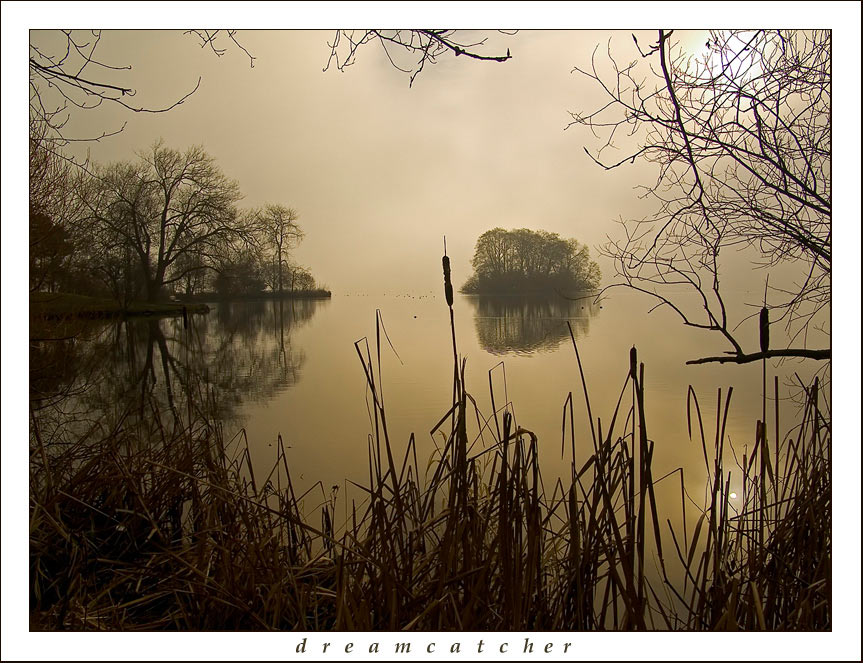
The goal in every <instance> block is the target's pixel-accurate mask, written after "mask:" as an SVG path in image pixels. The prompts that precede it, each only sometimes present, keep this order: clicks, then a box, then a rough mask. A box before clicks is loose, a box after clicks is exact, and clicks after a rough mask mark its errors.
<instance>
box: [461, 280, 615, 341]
mask: <svg viewBox="0 0 863 663" xmlns="http://www.w3.org/2000/svg"><path fill="white" fill-rule="evenodd" d="M466 299H467V300H468V301H469V302H471V304H472V305H473V306H474V307H475V308H476V313H475V316H474V317H475V321H476V334H477V338H478V339H479V343H480V345H481V346H482V348H483V349H484V350H486V351H488V352H490V353H492V354H497V355H500V354H507V353H516V354H533V353H535V352H550V351H553V350H555V349H557V347H558V346H559V345H560V344H561V342H562V341H564V340H565V339H567V338H569V329H568V328H567V326H566V322H567V320H569V321H570V322H571V323H572V329H573V331H574V332H575V334H576V335H580V334H585V333H587V331H588V328H589V324H590V318H591V317H593V316H594V315H596V314H597V312H598V311H599V306H598V305H597V304H595V303H594V301H593V299H592V298H586V299H577V300H569V299H564V298H563V297H526V296H525V297H522V296H516V295H513V296H509V297H507V296H492V295H476V296H473V297H467V298H466Z"/></svg>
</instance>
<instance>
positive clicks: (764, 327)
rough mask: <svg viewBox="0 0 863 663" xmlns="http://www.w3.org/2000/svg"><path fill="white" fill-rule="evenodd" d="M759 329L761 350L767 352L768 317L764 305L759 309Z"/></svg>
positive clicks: (768, 342)
mask: <svg viewBox="0 0 863 663" xmlns="http://www.w3.org/2000/svg"><path fill="white" fill-rule="evenodd" d="M759 331H760V332H761V352H767V350H768V348H769V347H770V317H769V314H768V313H767V307H766V306H764V307H763V308H762V309H761V317H760V319H759Z"/></svg>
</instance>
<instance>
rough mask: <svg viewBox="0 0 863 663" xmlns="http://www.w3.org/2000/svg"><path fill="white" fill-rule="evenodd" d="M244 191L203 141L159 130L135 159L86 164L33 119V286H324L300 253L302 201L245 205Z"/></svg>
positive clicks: (180, 291)
mask: <svg viewBox="0 0 863 663" xmlns="http://www.w3.org/2000/svg"><path fill="white" fill-rule="evenodd" d="M40 128H41V130H40ZM241 197H242V196H241V194H240V189H239V184H238V183H237V182H235V181H234V180H231V179H229V178H228V177H226V176H225V175H224V173H223V172H222V170H221V169H220V168H219V166H218V164H217V163H216V162H215V160H214V159H213V158H212V157H211V156H210V155H208V154H207V153H206V152H205V151H204V149H203V148H201V147H192V148H189V149H188V150H186V151H185V152H180V151H177V150H174V149H171V148H168V147H166V146H165V145H163V144H162V143H161V142H157V143H156V144H154V145H153V146H152V147H151V148H149V149H148V150H146V151H143V152H140V153H139V154H138V158H137V160H135V161H129V162H121V163H113V164H108V165H100V164H94V165H91V166H88V167H87V168H84V169H82V168H79V167H78V166H77V165H76V164H73V163H71V162H70V161H69V160H65V159H64V158H63V157H62V155H60V154H58V153H57V151H56V149H55V147H54V146H51V145H49V144H48V142H47V141H46V139H45V132H44V125H39V124H38V123H33V125H31V131H30V256H29V257H30V290H31V291H49V292H58V291H62V292H73V293H78V294H90V295H101V296H111V297H113V298H114V299H116V300H117V301H119V302H121V303H123V304H127V303H129V302H131V301H135V300H145V301H148V302H153V301H157V300H160V299H165V298H167V297H170V296H187V297H193V296H201V295H202V294H205V293H210V294H217V295H220V296H225V297H236V296H249V295H256V294H261V293H265V292H269V293H274V294H281V293H288V292H294V293H296V292H298V291H304V292H307V291H311V290H315V289H316V287H317V286H316V284H315V280H314V278H313V277H312V275H311V273H310V271H309V270H308V269H307V268H305V267H303V266H301V265H298V264H297V263H296V262H295V261H294V260H293V256H292V251H293V249H294V248H295V247H296V246H297V244H298V243H299V242H300V241H301V240H302V238H303V232H302V230H301V228H300V226H299V225H298V223H297V221H298V219H299V215H298V214H297V212H296V210H294V209H292V208H290V207H286V206H283V205H277V204H269V205H266V206H264V207H262V208H259V209H246V210H241V209H240V208H239V207H238V205H237V204H238V202H239V201H240V199H241Z"/></svg>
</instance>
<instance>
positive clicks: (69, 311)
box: [30, 292, 209, 319]
mask: <svg viewBox="0 0 863 663" xmlns="http://www.w3.org/2000/svg"><path fill="white" fill-rule="evenodd" d="M184 308H186V311H187V312H188V313H206V312H207V311H209V308H208V307H207V306H206V305H204V304H197V305H195V306H193V307H190V306H188V305H187V304H184V303H182V302H130V303H129V304H126V305H125V306H124V305H123V304H121V303H120V302H118V301H117V300H115V299H110V298H106V297H90V296H87V295H76V294H70V293H51V292H31V293H30V315H31V316H36V317H41V318H52V319H53V318H70V317H82V318H115V317H129V316H167V315H183V309H184Z"/></svg>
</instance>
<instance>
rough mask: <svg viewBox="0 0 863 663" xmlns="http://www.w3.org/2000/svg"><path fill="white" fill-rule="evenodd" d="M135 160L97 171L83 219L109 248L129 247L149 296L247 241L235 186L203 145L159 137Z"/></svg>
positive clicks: (205, 266) (248, 233) (157, 294)
mask: <svg viewBox="0 0 863 663" xmlns="http://www.w3.org/2000/svg"><path fill="white" fill-rule="evenodd" d="M139 156H140V159H139V161H138V162H137V163H119V164H113V165H111V166H108V167H105V168H98V169H97V171H96V172H97V177H95V178H94V179H93V181H92V183H91V187H90V191H89V192H88V193H87V194H86V195H85V196H84V198H83V200H84V203H85V205H86V208H87V211H86V214H85V219H86V220H87V221H89V222H90V223H92V224H93V225H94V226H95V228H96V230H94V232H95V233H97V234H98V235H99V236H100V237H102V238H103V240H102V241H103V244H104V245H105V246H106V247H115V248H118V249H126V248H128V249H129V250H131V254H132V259H133V261H134V264H135V265H136V267H137V271H138V273H139V274H140V276H141V278H142V279H143V283H144V290H145V294H146V297H147V300H148V301H154V300H156V299H157V298H158V297H159V296H160V294H161V292H162V289H163V287H164V286H165V285H168V284H171V283H174V282H176V281H180V280H181V279H183V278H184V277H185V276H186V275H187V274H188V273H189V272H190V271H192V270H199V269H206V268H208V267H211V266H213V265H214V264H215V263H216V260H217V258H218V256H219V255H221V254H222V253H223V252H224V247H225V246H226V245H227V244H236V243H238V242H245V241H249V240H250V238H251V229H250V228H247V227H245V225H244V224H243V222H242V220H241V218H240V216H239V215H238V213H237V209H236V207H235V203H236V202H237V201H238V200H239V199H240V198H241V196H240V192H239V186H238V184H237V183H236V182H234V181H233V180H230V179H228V178H227V177H225V175H224V174H223V173H222V171H221V169H220V168H219V167H218V166H217V165H216V163H215V161H214V160H213V158H212V157H211V156H209V155H208V154H207V153H206V152H204V150H203V148H202V147H192V148H190V149H188V150H186V152H184V153H181V152H178V151H176V150H172V149H169V148H166V147H164V146H163V145H162V143H161V142H157V143H156V144H154V145H153V147H152V148H151V149H150V150H149V151H147V152H143V153H141V154H140V155H139Z"/></svg>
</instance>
